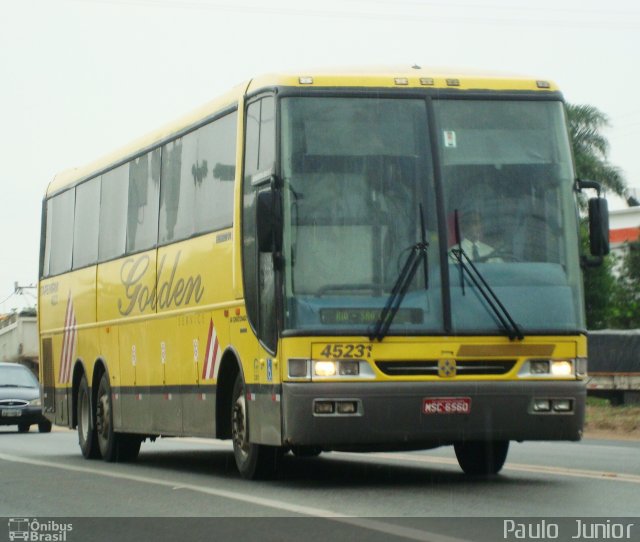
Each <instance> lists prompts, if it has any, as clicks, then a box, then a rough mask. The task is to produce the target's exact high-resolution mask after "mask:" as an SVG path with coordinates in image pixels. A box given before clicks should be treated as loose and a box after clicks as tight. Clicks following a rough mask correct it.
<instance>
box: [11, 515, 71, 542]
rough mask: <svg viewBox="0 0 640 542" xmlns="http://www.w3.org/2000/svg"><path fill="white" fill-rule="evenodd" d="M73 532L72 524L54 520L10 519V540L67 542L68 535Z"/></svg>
mask: <svg viewBox="0 0 640 542" xmlns="http://www.w3.org/2000/svg"><path fill="white" fill-rule="evenodd" d="M71 531H73V525H71V523H60V522H58V521H54V520H47V521H39V520H37V519H29V518H10V519H9V540H10V541H11V542H13V541H14V540H26V541H30V542H66V541H67V533H69V532H71Z"/></svg>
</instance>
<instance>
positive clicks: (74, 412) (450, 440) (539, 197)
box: [39, 66, 606, 478]
mask: <svg viewBox="0 0 640 542" xmlns="http://www.w3.org/2000/svg"><path fill="white" fill-rule="evenodd" d="M584 187H588V188H593V187H594V186H593V183H589V182H581V181H579V180H577V179H576V178H575V174H574V167H573V163H572V156H571V151H570V145H569V139H568V135H567V126H566V120H565V109H564V105H563V98H562V95H561V93H560V92H559V90H558V89H557V88H556V86H555V85H554V84H553V83H551V82H549V81H542V80H537V79H535V78H522V77H518V78H515V77H502V76H494V75H477V74H464V73H458V72H455V71H452V72H450V73H448V72H442V71H434V70H431V69H427V68H420V67H418V66H414V67H412V68H398V69H378V70H362V71H359V72H355V71H352V72H340V71H326V72H309V73H306V72H305V73H294V74H275V75H265V76H262V77H259V78H256V79H253V80H251V81H249V82H247V83H245V84H243V85H241V86H238V87H236V88H234V89H233V90H231V91H230V92H228V93H227V94H225V95H223V96H221V97H220V98H218V99H216V100H215V101H213V102H211V103H210V104H207V105H206V106H204V107H202V108H201V109H199V110H197V111H195V112H193V113H192V114H190V115H188V116H186V117H184V118H182V119H180V120H179V121H177V122H175V123H173V124H171V125H169V126H167V127H165V128H163V129H160V130H158V131H156V132H153V133H152V134H150V135H149V136H147V137H145V138H143V139H141V140H139V141H136V142H135V143H133V144H131V145H129V146H128V147H125V148H124V149H122V150H120V151H118V152H115V153H114V154H111V155H109V156H107V157H105V158H103V159H101V160H99V161H96V162H95V163H92V164H90V165H88V166H86V167H82V168H79V169H74V170H71V171H67V172H64V173H61V174H59V175H58V176H56V177H55V178H54V180H53V181H52V182H51V183H50V185H49V186H48V189H47V191H46V195H45V197H44V202H43V210H42V240H41V250H40V253H41V258H40V283H39V329H40V347H41V358H40V359H41V363H40V367H41V383H42V394H43V410H44V412H45V413H46V416H47V417H49V419H50V420H51V421H52V422H54V423H56V424H59V425H63V426H67V427H70V428H74V427H77V430H78V435H79V442H80V448H81V451H82V454H83V455H84V456H85V457H86V458H98V457H102V458H103V459H105V460H106V461H126V460H133V459H135V458H136V457H137V455H138V453H139V450H140V444H141V442H142V441H143V440H144V439H154V438H156V437H159V436H161V437H164V436H187V435H189V436H198V437H213V438H218V439H231V440H232V442H233V450H234V455H235V460H236V463H237V466H238V469H239V471H240V473H241V475H242V476H244V477H246V478H256V477H263V476H267V475H269V474H270V473H272V472H273V471H274V469H276V468H277V467H278V464H279V462H280V459H281V457H282V455H283V454H284V453H287V452H293V453H294V454H297V455H317V454H319V453H321V452H323V451H331V450H352V451H371V450H407V449H427V448H433V447H437V446H442V445H453V446H454V448H455V453H456V455H457V457H458V460H459V463H460V466H461V468H462V469H463V470H464V471H465V472H467V473H471V474H492V473H497V472H498V471H499V470H500V469H501V468H502V466H503V463H504V461H505V458H506V455H507V451H508V446H509V442H510V441H525V440H578V439H580V438H581V432H582V426H583V419H584V400H585V386H584V378H585V376H586V338H585V319H584V306H583V305H584V303H583V292H582V276H581V261H583V260H584V261H586V260H585V258H586V257H582V259H581V255H580V254H579V241H578V213H577V206H576V193H577V192H578V191H580V190H581V189H582V188H584ZM591 202H592V203H593V205H592V206H591V207H592V217H591V218H592V224H591V225H592V232H591V233H592V243H594V244H595V245H596V248H595V253H602V251H603V250H604V249H605V247H604V246H603V239H604V233H603V232H604V231H605V229H606V228H605V226H606V220H604V219H605V218H606V215H604V212H603V209H604V208H605V206H604V205H603V204H602V203H603V202H604V200H602V199H600V198H599V195H598V198H593V200H592V201H591ZM593 251H594V246H592V252H593Z"/></svg>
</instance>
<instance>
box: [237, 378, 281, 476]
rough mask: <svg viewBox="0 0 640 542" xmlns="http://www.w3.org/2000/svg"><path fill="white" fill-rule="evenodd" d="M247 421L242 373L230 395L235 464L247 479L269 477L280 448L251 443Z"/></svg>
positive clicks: (277, 459) (278, 460)
mask: <svg viewBox="0 0 640 542" xmlns="http://www.w3.org/2000/svg"><path fill="white" fill-rule="evenodd" d="M248 422H249V417H248V415H247V399H246V393H245V386H244V382H243V381H242V375H240V374H238V376H237V377H236V381H235V384H234V386H233V394H232V396H231V438H232V439H233V455H234V456H235V460H236V466H237V467H238V471H240V475H241V476H242V477H243V478H246V479H248V480H254V479H264V478H270V477H271V476H273V475H274V474H275V473H276V472H277V470H278V467H279V464H280V459H281V457H282V448H280V447H278V446H265V445H263V444H252V443H251V442H250V441H249V423H248Z"/></svg>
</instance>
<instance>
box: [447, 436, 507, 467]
mask: <svg viewBox="0 0 640 542" xmlns="http://www.w3.org/2000/svg"><path fill="white" fill-rule="evenodd" d="M453 447H454V450H455V452H456V457H457V458H458V463H459V465H460V467H461V468H462V470H463V471H464V472H465V474H469V475H472V476H491V475H493V474H498V472H500V469H502V466H503V465H504V462H505V460H506V459H507V452H508V451H509V441H508V440H498V441H495V442H492V441H477V442H456V443H455V444H454V445H453Z"/></svg>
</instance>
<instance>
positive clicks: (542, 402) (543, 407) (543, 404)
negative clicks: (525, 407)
mask: <svg viewBox="0 0 640 542" xmlns="http://www.w3.org/2000/svg"><path fill="white" fill-rule="evenodd" d="M550 410H551V401H549V399H534V400H533V411H534V412H549V411H550Z"/></svg>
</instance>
